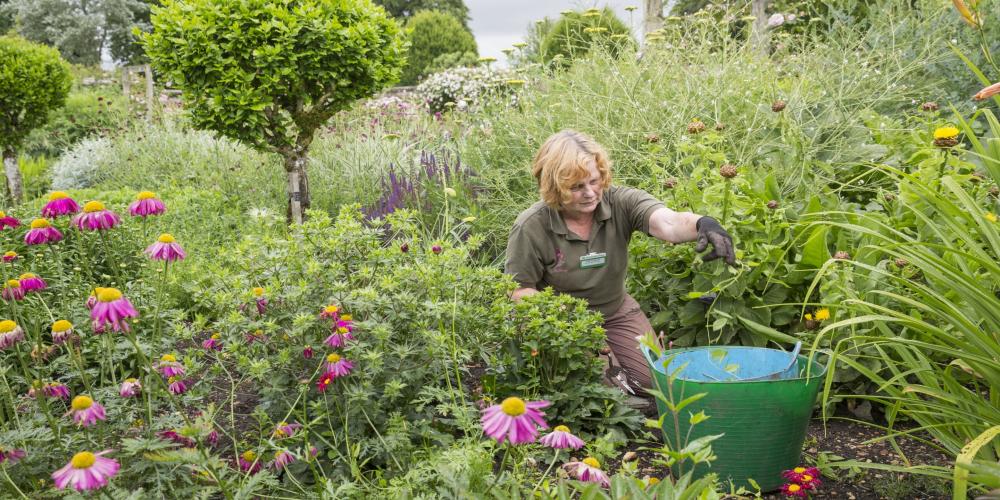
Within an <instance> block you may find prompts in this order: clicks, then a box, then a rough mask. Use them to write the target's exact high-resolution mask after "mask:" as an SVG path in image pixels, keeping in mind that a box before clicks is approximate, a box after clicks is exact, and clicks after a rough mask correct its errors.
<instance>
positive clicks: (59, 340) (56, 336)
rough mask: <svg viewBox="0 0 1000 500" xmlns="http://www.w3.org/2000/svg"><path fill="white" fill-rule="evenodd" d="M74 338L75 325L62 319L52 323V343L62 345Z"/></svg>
mask: <svg viewBox="0 0 1000 500" xmlns="http://www.w3.org/2000/svg"><path fill="white" fill-rule="evenodd" d="M72 336H73V323H70V322H69V321H66V320H64V319H61V320H59V321H56V322H55V323H52V343H53V344H56V345H61V344H63V343H64V342H66V341H67V340H69V338H70V337H72Z"/></svg>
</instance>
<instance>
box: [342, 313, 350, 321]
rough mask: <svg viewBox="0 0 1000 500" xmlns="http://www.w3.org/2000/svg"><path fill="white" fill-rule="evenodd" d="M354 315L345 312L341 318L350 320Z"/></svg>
mask: <svg viewBox="0 0 1000 500" xmlns="http://www.w3.org/2000/svg"><path fill="white" fill-rule="evenodd" d="M352 317H353V316H351V315H350V314H344V315H343V316H341V317H340V319H342V320H344V321H350V320H351V318H352Z"/></svg>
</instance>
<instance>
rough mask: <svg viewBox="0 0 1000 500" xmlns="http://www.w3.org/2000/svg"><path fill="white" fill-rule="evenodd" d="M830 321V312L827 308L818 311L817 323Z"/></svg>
mask: <svg viewBox="0 0 1000 500" xmlns="http://www.w3.org/2000/svg"><path fill="white" fill-rule="evenodd" d="M827 319H830V310H829V309H827V308H825V307H824V308H822V309H820V310H818V311H816V321H823V320H827Z"/></svg>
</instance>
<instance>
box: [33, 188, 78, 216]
mask: <svg viewBox="0 0 1000 500" xmlns="http://www.w3.org/2000/svg"><path fill="white" fill-rule="evenodd" d="M79 211H80V205H77V204H76V200H74V199H73V198H70V197H69V195H68V194H66V193H64V192H62V191H55V192H53V193H52V194H50V195H49V202H48V203H46V204H45V206H44V207H42V217H48V218H53V219H54V218H56V217H59V216H60V215H73V214H75V213H77V212H79Z"/></svg>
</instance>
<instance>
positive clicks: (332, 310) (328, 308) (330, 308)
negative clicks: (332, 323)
mask: <svg viewBox="0 0 1000 500" xmlns="http://www.w3.org/2000/svg"><path fill="white" fill-rule="evenodd" d="M339 310H340V308H339V307H337V306H334V305H329V306H326V307H324V308H323V312H325V313H327V314H333V313H335V312H337V311H339Z"/></svg>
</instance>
